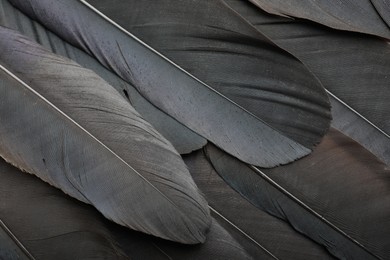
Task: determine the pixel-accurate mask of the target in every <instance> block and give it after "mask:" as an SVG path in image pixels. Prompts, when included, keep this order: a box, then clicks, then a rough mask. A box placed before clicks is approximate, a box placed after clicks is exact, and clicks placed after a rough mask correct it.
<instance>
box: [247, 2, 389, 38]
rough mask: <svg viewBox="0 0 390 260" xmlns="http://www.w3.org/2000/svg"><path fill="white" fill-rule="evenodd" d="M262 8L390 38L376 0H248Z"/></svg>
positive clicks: (343, 28)
mask: <svg viewBox="0 0 390 260" xmlns="http://www.w3.org/2000/svg"><path fill="white" fill-rule="evenodd" d="M249 1H250V2H252V3H253V4H255V5H257V6H258V7H260V8H261V9H263V10H264V11H266V12H268V13H271V14H276V15H279V16H286V17H291V18H303V19H307V20H311V21H314V22H317V23H320V24H323V25H326V26H329V27H331V28H335V29H339V30H346V31H353V32H361V33H367V34H373V35H378V36H381V37H384V38H388V39H389V38H390V30H389V27H388V25H387V24H386V23H385V21H383V19H382V18H383V17H381V16H380V15H379V14H378V10H377V9H376V6H375V5H373V3H375V2H378V1H376V0H354V1H348V0H342V1H332V2H331V1H328V0H293V1H283V0H272V1H271V0H249Z"/></svg>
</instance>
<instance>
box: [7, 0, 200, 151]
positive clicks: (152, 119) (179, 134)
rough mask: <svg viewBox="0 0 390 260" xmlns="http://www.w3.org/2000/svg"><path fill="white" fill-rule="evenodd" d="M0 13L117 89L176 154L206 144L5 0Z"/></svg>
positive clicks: (13, 26) (12, 25)
mask: <svg viewBox="0 0 390 260" xmlns="http://www.w3.org/2000/svg"><path fill="white" fill-rule="evenodd" d="M0 13H1V15H0V25H2V26H5V27H8V28H11V29H14V30H16V31H19V32H20V33H22V34H23V35H25V36H27V37H29V38H30V39H32V40H34V41H36V42H37V43H39V44H41V45H43V46H44V47H45V48H47V49H48V50H50V51H52V52H54V53H56V54H58V55H61V56H64V57H67V58H70V59H71V60H74V61H75V62H77V63H78V64H80V65H81V66H83V67H85V68H88V69H91V70H93V71H94V72H95V73H96V74H98V75H99V76H100V77H102V78H103V79H104V80H105V81H107V82H108V83H109V84H110V85H111V86H113V87H114V88H115V89H116V90H118V92H119V93H120V94H121V95H122V96H123V97H124V98H125V99H126V100H128V101H129V102H130V103H131V105H132V106H133V107H134V108H135V109H136V110H137V111H138V112H139V113H140V114H141V115H142V117H143V118H144V119H145V120H146V121H148V122H149V123H151V125H152V126H153V127H155V128H156V129H157V131H158V132H159V133H161V134H162V135H163V136H164V137H165V138H167V139H168V140H169V141H170V142H171V143H172V144H173V146H174V147H175V149H176V150H177V151H178V152H179V153H181V154H183V153H190V152H191V151H194V150H198V149H200V148H201V147H203V146H204V145H206V139H204V138H203V137H201V136H200V135H198V134H196V133H194V132H193V131H191V130H190V129H188V128H187V127H185V126H184V125H182V124H180V123H179V122H177V121H176V120H175V119H173V118H172V117H170V116H169V115H167V114H166V113H164V112H162V111H161V110H159V109H158V108H156V107H155V106H153V105H152V104H150V102H148V101H147V100H146V99H145V98H143V97H142V96H141V95H140V94H139V92H138V91H137V90H136V89H135V88H134V87H133V86H132V85H131V84H129V83H127V82H125V81H124V80H122V79H121V78H120V77H118V76H117V75H116V74H115V73H112V72H111V71H110V70H108V69H106V68H105V67H103V66H102V65H101V64H100V63H99V62H98V61H97V60H95V59H94V58H92V57H91V56H89V55H88V54H86V53H85V52H83V51H81V50H80V49H78V48H76V47H74V46H72V45H70V44H69V43H67V42H65V41H63V40H62V39H60V38H59V37H58V36H56V35H55V34H53V33H52V32H50V31H48V30H47V29H45V28H44V27H43V26H41V25H40V24H39V23H37V22H35V21H33V20H32V19H30V18H29V17H27V16H26V15H24V14H23V13H22V12H20V11H19V10H18V9H16V8H15V7H14V6H12V5H11V4H10V3H9V2H8V0H0Z"/></svg>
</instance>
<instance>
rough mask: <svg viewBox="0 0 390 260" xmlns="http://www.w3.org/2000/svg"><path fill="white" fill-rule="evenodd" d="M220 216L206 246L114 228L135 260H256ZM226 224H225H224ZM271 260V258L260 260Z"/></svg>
mask: <svg viewBox="0 0 390 260" xmlns="http://www.w3.org/2000/svg"><path fill="white" fill-rule="evenodd" d="M220 221H221V220H220V219H218V216H215V218H213V219H212V222H211V227H210V232H209V234H208V235H207V240H206V242H205V243H204V244H199V245H195V246H194V245H182V244H177V243H174V242H170V241H164V240H161V239H157V238H154V237H150V236H146V235H144V234H140V233H136V232H133V231H131V230H126V229H123V228H121V227H118V226H112V227H111V229H110V230H111V231H112V232H113V234H115V235H116V238H117V240H118V241H119V243H120V245H121V246H122V248H123V250H124V251H125V252H126V253H127V254H128V255H131V256H132V257H133V258H134V259H140V260H141V259H153V260H160V259H161V260H182V259H186V260H187V259H188V260H203V259H213V260H225V259H231V260H249V259H253V258H252V257H251V256H250V255H249V254H248V253H247V252H246V250H245V249H244V248H243V247H242V246H241V245H240V243H239V242H238V241H236V240H235V239H234V238H233V236H232V235H231V234H230V233H229V232H228V231H229V229H225V228H223V227H222V225H221V224H220ZM222 221H223V220H222ZM261 259H268V258H261Z"/></svg>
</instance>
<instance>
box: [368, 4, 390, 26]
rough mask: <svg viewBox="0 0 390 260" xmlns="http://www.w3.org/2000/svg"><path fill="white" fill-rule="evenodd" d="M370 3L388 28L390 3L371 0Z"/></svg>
mask: <svg viewBox="0 0 390 260" xmlns="http://www.w3.org/2000/svg"><path fill="white" fill-rule="evenodd" d="M371 2H372V4H373V5H374V7H375V9H376V10H377V11H378V13H379V15H380V16H381V17H382V19H383V20H384V21H385V22H386V24H387V26H388V27H390V3H389V2H388V1H386V0H371Z"/></svg>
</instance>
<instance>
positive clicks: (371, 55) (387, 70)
mask: <svg viewBox="0 0 390 260" xmlns="http://www.w3.org/2000/svg"><path fill="white" fill-rule="evenodd" d="M225 3H227V4H228V5H229V6H230V7H231V8H232V9H233V10H235V11H236V12H237V13H238V14H240V15H242V17H243V18H245V19H246V20H247V21H248V22H249V23H251V24H252V25H253V26H254V27H255V28H257V29H258V30H259V31H261V32H262V33H264V34H265V35H267V36H268V37H269V38H270V39H272V40H273V41H274V42H275V43H276V44H278V46H280V47H282V48H284V49H285V50H287V51H289V52H291V53H292V54H293V55H295V56H296V57H297V58H299V59H300V60H301V61H302V62H303V63H304V64H306V65H307V67H308V68H309V69H310V70H311V71H312V72H313V73H314V74H315V75H316V76H317V77H318V79H319V80H320V81H321V83H322V84H323V85H324V87H325V88H326V89H327V91H328V93H329V95H330V99H331V102H332V115H333V121H332V126H333V127H335V128H337V129H339V130H341V131H342V132H343V133H345V134H347V135H349V136H350V137H352V138H354V139H355V140H356V141H358V142H359V143H361V144H362V145H364V146H365V147H366V148H367V149H369V150H370V151H371V152H373V153H374V154H375V155H377V156H378V157H379V158H381V159H382V160H383V161H384V162H386V163H388V164H390V114H389V113H388V111H389V110H390V105H389V102H388V100H389V99H390V91H389V85H390V77H389V75H390V45H389V44H388V43H387V42H386V41H385V40H384V39H381V38H377V37H370V36H367V35H362V34H357V33H351V32H341V31H337V30H333V29H330V28H326V27H324V26H320V25H317V24H314V23H310V22H307V21H303V20H291V19H287V18H283V17H277V16H271V15H269V14H266V13H265V12H263V11H261V10H259V9H258V8H256V7H255V6H254V5H252V4H250V3H247V2H245V1H239V0H225Z"/></svg>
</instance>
